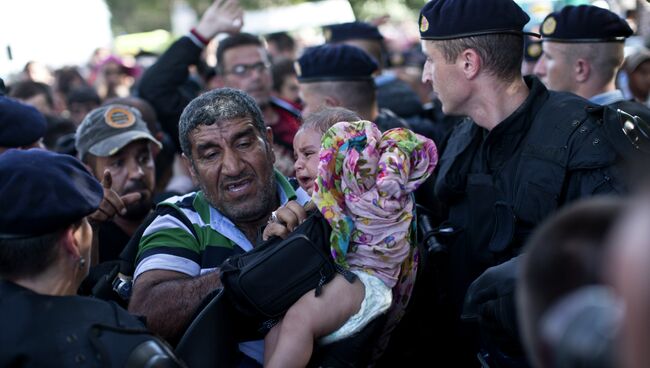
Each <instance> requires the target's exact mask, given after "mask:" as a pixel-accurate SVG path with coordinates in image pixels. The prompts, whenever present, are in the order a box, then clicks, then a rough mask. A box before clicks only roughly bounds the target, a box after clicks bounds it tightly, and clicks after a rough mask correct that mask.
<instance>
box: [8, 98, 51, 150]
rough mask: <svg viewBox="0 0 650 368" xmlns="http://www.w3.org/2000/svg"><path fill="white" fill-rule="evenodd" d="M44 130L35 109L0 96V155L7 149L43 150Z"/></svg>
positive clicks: (39, 115) (45, 126)
mask: <svg viewBox="0 0 650 368" xmlns="http://www.w3.org/2000/svg"><path fill="white" fill-rule="evenodd" d="M46 128H47V121H46V120H45V116H43V114H41V113H40V112H39V111H38V110H36V108H34V107H32V106H31V105H27V104H24V103H22V102H19V101H17V100H14V99H12V98H9V97H4V96H1V95H0V154H1V153H2V152H4V151H6V150H7V149H9V148H23V149H29V148H45V146H44V145H43V136H44V135H45V130H46Z"/></svg>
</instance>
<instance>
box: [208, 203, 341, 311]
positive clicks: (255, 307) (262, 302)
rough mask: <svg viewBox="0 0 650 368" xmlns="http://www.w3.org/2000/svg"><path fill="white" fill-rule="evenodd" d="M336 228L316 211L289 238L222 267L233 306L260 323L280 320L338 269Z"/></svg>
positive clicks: (233, 258) (234, 258)
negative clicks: (332, 244) (334, 241)
mask: <svg viewBox="0 0 650 368" xmlns="http://www.w3.org/2000/svg"><path fill="white" fill-rule="evenodd" d="M330 232H331V228H330V226H329V224H328V223H327V221H326V220H325V219H324V218H323V216H322V215H321V213H320V212H318V211H314V212H313V213H311V214H310V215H309V216H308V217H307V219H306V220H305V221H304V222H303V223H302V224H300V225H299V226H298V227H297V228H296V229H295V230H294V231H293V232H292V233H291V234H289V236H288V237H287V238H286V239H281V238H279V237H273V238H271V239H269V240H267V241H265V242H263V243H261V244H259V245H257V246H256V247H255V248H254V249H253V250H251V251H250V252H248V253H244V254H237V255H234V256H231V257H230V258H228V259H226V261H225V262H224V263H223V264H222V265H221V269H220V272H221V282H222V283H223V286H224V289H225V291H226V295H228V296H229V298H230V299H231V301H232V303H233V305H235V307H236V308H237V309H238V310H239V311H240V312H242V313H243V314H244V315H245V316H247V317H251V318H255V319H256V320H259V321H265V320H269V319H277V318H279V317H281V316H282V315H284V313H285V312H286V311H287V310H288V309H289V307H291V305H293V303H295V302H296V301H297V300H298V299H299V298H300V297H301V296H303V295H304V294H306V293H307V292H309V291H310V290H312V289H315V292H316V296H318V295H319V294H320V291H321V288H322V286H323V285H324V284H326V283H327V282H329V281H330V280H331V279H332V278H333V277H334V274H335V273H336V271H337V266H335V264H334V261H333V259H332V256H331V255H330V246H329V239H330Z"/></svg>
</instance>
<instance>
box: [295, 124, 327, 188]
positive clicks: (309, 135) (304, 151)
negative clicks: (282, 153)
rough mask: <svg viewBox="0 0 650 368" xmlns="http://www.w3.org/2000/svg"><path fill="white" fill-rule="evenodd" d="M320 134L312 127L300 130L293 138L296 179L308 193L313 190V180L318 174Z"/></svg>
mask: <svg viewBox="0 0 650 368" xmlns="http://www.w3.org/2000/svg"><path fill="white" fill-rule="evenodd" d="M320 139H321V134H320V132H317V131H315V130H313V129H304V130H300V131H299V132H298V133H297V134H296V136H295V137H294V139H293V152H294V155H295V158H296V162H295V163H294V164H293V168H294V169H295V170H296V179H298V183H299V184H300V187H301V188H302V189H304V190H305V191H306V192H307V193H309V195H311V194H312V192H313V191H314V181H315V180H316V177H317V176H318V157H319V153H320Z"/></svg>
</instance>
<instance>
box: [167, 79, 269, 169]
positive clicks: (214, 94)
mask: <svg viewBox="0 0 650 368" xmlns="http://www.w3.org/2000/svg"><path fill="white" fill-rule="evenodd" d="M236 118H251V119H252V120H253V125H254V126H255V128H256V129H257V130H258V131H259V133H260V134H261V136H262V138H263V139H264V140H265V141H266V126H265V125H264V119H263V118H262V112H261V111H260V108H259V107H258V106H257V103H255V100H254V99H253V98H252V97H251V96H249V95H247V94H246V93H244V92H242V91H240V90H238V89H234V88H217V89H214V90H212V91H209V92H206V93H204V94H202V95H200V96H198V97H197V98H195V99H194V100H192V101H191V102H190V103H189V105H187V107H185V109H184V110H183V113H182V114H181V118H180V121H179V124H178V132H179V134H178V135H179V140H180V142H181V149H182V150H183V153H184V154H185V156H187V157H188V158H191V157H192V143H191V142H190V133H191V132H192V131H193V130H194V129H196V128H197V127H198V126H199V125H212V124H220V123H221V122H223V121H225V120H232V119H236Z"/></svg>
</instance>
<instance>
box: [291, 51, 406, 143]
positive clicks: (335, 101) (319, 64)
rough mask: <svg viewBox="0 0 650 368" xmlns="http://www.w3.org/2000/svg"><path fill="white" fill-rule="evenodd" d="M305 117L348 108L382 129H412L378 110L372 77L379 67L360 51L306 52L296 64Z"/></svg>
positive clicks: (387, 112) (404, 122)
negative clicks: (326, 109)
mask: <svg viewBox="0 0 650 368" xmlns="http://www.w3.org/2000/svg"><path fill="white" fill-rule="evenodd" d="M295 66H296V74H297V76H298V82H299V83H300V95H301V97H302V99H303V102H304V106H305V107H304V109H303V114H305V115H308V114H309V113H311V112H315V111H318V110H319V109H320V108H323V107H345V108H346V109H350V110H352V111H354V112H356V113H357V114H358V115H359V116H360V117H361V118H362V119H364V120H368V121H372V122H374V123H375V124H377V126H378V127H379V129H381V130H382V131H386V130H388V129H392V128H398V127H409V126H408V123H407V122H406V121H404V120H403V119H401V118H399V117H398V116H397V115H395V114H394V113H393V112H391V111H390V110H387V109H379V106H378V105H377V92H376V88H375V82H374V80H373V74H374V73H375V72H376V71H377V63H376V62H375V60H374V59H373V58H372V57H370V55H368V54H366V53H365V52H364V51H362V50H361V49H359V48H358V47H354V46H350V45H344V44H336V45H330V44H325V45H321V46H315V47H311V48H308V49H307V50H305V52H304V53H303V55H302V56H301V57H300V58H299V59H298V61H297V62H296V64H295Z"/></svg>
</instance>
